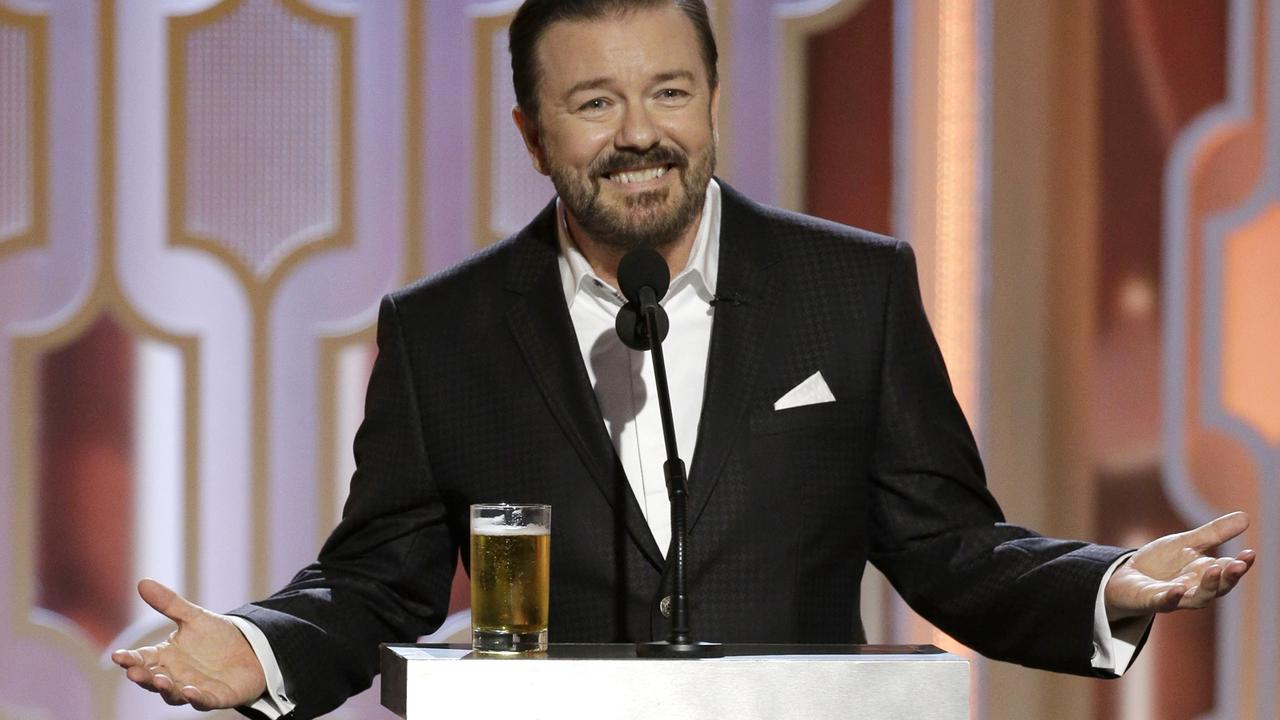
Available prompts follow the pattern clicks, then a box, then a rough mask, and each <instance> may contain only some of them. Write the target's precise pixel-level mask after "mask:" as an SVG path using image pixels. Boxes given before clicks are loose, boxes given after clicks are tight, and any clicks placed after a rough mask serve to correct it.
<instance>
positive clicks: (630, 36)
mask: <svg viewBox="0 0 1280 720" xmlns="http://www.w3.org/2000/svg"><path fill="white" fill-rule="evenodd" d="M534 51H535V53H536V57H537V59H538V64H539V66H540V68H541V71H542V72H541V74H542V79H543V81H544V82H545V81H548V80H551V81H552V84H555V85H557V86H560V85H567V86H575V87H576V86H580V85H583V84H584V83H592V82H593V81H598V80H606V79H609V78H612V77H614V76H615V75H617V74H618V73H620V72H623V71H627V70H632V69H635V68H636V67H640V66H644V67H645V69H646V70H648V74H650V75H652V77H649V78H647V79H650V80H654V79H663V78H673V77H684V76H689V77H693V78H695V79H697V78H702V77H703V76H704V75H705V74H706V69H705V68H704V67H703V65H704V63H703V60H702V54H701V49H700V46H699V41H698V36H697V31H696V29H695V28H694V26H693V22H692V21H691V20H690V19H689V18H688V17H687V16H686V15H685V14H684V13H683V12H681V11H680V10H678V9H677V8H676V7H674V6H672V5H666V6H660V7H655V8H638V9H625V10H620V11H617V12H610V13H607V14H605V15H602V16H600V17H595V18H570V19H564V20H558V21H556V22H554V23H552V24H551V25H550V26H548V28H547V30H546V32H545V33H543V35H542V37H541V38H540V39H539V41H538V45H537V47H536V48H535V50H534ZM655 61H660V62H655Z"/></svg>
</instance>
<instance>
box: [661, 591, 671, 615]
mask: <svg viewBox="0 0 1280 720" xmlns="http://www.w3.org/2000/svg"><path fill="white" fill-rule="evenodd" d="M658 612H660V613H662V617H664V618H669V617H671V596H670V595H668V596H666V597H664V598H662V601H661V602H659V603H658Z"/></svg>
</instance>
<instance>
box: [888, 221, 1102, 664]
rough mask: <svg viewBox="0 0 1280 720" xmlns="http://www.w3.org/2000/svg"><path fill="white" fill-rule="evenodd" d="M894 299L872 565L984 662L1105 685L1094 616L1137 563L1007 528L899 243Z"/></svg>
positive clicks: (911, 262)
mask: <svg viewBox="0 0 1280 720" xmlns="http://www.w3.org/2000/svg"><path fill="white" fill-rule="evenodd" d="M895 254H896V258H895V262H894V263H893V271H892V277H891V280H890V282H889V285H888V289H887V291H886V298H885V303H884V319H883V327H884V333H885V343H884V346H883V348H884V355H883V357H882V359H881V378H880V394H879V405H880V414H879V419H878V425H877V428H876V446H875V451H874V454H873V460H872V468H871V482H872V484H873V488H872V492H871V496H872V504H871V527H870V552H869V558H870V560H871V561H872V563H873V564H875V565H876V566H877V567H878V568H880V570H881V571H882V572H883V573H884V574H885V576H886V577H887V578H888V579H889V581H890V582H891V583H892V584H893V586H894V587H895V588H896V589H897V590H898V591H899V593H901V595H902V597H903V599H905V600H906V601H907V603H908V604H909V605H910V606H911V607H912V609H914V610H915V611H916V612H918V613H920V614H921V615H922V616H923V617H925V618H926V619H928V620H929V621H930V622H932V623H934V624H935V625H937V626H938V627H939V628H941V629H942V630H943V631H944V632H946V633H948V634H949V635H951V636H952V637H954V638H956V639H957V640H959V641H960V642H962V643H964V644H965V645H967V646H969V647H971V648H973V649H975V650H977V651H978V652H981V653H982V654H983V655H986V656H988V657H992V658H995V659H999V660H1008V661H1011V662H1017V663H1021V664H1023V665H1028V666H1031V667H1038V668H1043V669H1047V670H1055V671H1058V672H1070V673H1076V674H1081V675H1097V674H1098V673H1097V671H1095V670H1094V669H1093V667H1092V666H1091V664H1090V660H1091V658H1092V656H1093V622H1094V604H1095V601H1096V598H1097V592H1098V589H1099V586H1100V583H1101V580H1102V576H1103V574H1104V573H1105V572H1106V571H1107V569H1108V567H1110V565H1111V563H1112V562H1113V561H1114V560H1115V559H1117V558H1118V557H1119V556H1120V555H1121V554H1123V553H1124V552H1125V551H1124V550H1121V549H1120V548H1112V547H1106V546H1100V545H1093V544H1089V543H1084V542H1077V541H1070V540H1057V539H1052V538H1046V537H1042V536H1040V535H1037V534H1036V533H1034V532H1031V531H1030V530H1026V529H1024V528H1021V527H1017V526H1015V525H1010V524H1007V523H1006V522H1005V521H1004V520H1005V519H1004V516H1003V514H1002V513H1001V511H1000V508H999V506H998V505H997V504H996V501H995V499H994V498H993V497H992V495H991V493H990V492H989V491H988V490H987V487H986V479H985V476H984V473H983V469H982V463H981V460H980V459H979V457H978V450H977V446H976V443H975V442H974V439H973V435H972V433H971V432H970V430H969V425H968V423H967V421H966V420H965V417H964V414H963V413H962V411H961V409H960V406H959V403H958V402H957V401H956V398H955V394H954V393H953V391H952V388H951V383H950V380H949V379H948V377H947V371H946V367H945V365H944V364H943V359H942V353H941V352H940V351H939V349H938V345H937V342H936V341H935V339H934V336H933V332H932V330H931V329H930V327H929V322H928V319H927V318H926V316H925V313H924V307H923V305H922V304H921V301H920V289H919V285H918V281H917V278H916V265H915V257H914V255H913V254H912V251H911V248H910V246H909V245H907V244H905V243H899V244H898V246H897V249H896V253H895Z"/></svg>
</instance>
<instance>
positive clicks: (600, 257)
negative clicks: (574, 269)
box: [564, 208, 702, 289]
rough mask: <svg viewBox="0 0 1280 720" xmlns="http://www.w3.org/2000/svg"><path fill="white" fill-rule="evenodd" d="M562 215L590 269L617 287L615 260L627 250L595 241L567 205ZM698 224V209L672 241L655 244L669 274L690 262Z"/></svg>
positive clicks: (572, 239)
mask: <svg viewBox="0 0 1280 720" xmlns="http://www.w3.org/2000/svg"><path fill="white" fill-rule="evenodd" d="M564 215H565V222H566V224H567V225H568V226H569V239H570V241H571V242H572V243H573V244H574V245H576V246H577V247H578V251H579V252H581V253H582V256H583V257H584V258H586V260H587V264H589V265H590V266H591V271H592V272H594V273H595V274H596V276H597V277H599V278H600V279H601V280H603V281H605V282H607V283H609V285H611V286H613V287H614V288H615V289H616V288H617V287H618V263H620V262H622V256H623V255H626V254H627V251H626V250H623V249H621V248H618V247H614V246H612V245H606V244H604V243H601V242H598V241H596V240H595V238H593V237H591V235H590V234H589V233H588V232H587V231H586V230H584V229H583V228H582V226H581V225H580V224H578V219H577V218H576V217H574V215H573V213H572V212H571V211H570V210H569V209H568V208H565V211H564ZM701 225H702V212H701V211H699V212H698V214H697V215H696V216H695V217H694V218H693V222H691V223H689V227H687V228H685V229H684V231H683V232H681V233H680V237H678V238H676V240H675V242H671V243H668V244H666V245H663V246H661V247H656V248H654V249H655V250H657V251H658V253H659V254H660V255H662V257H663V258H664V259H665V260H666V261H667V270H668V272H670V273H671V277H675V276H676V275H678V274H680V272H681V271H682V270H684V268H685V266H686V265H688V264H689V254H690V253H691V252H693V241H694V239H695V238H697V236H698V228H699V227H700V226H701Z"/></svg>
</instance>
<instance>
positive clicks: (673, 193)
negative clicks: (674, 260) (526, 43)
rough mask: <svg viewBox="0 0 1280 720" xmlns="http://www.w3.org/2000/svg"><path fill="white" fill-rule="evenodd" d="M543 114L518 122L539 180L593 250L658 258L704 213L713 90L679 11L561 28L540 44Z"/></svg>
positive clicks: (711, 164) (711, 159)
mask: <svg viewBox="0 0 1280 720" xmlns="http://www.w3.org/2000/svg"><path fill="white" fill-rule="evenodd" d="M537 57H538V62H539V63H540V68H541V80H540V82H539V85H538V88H537V92H538V101H539V103H540V107H539V111H538V118H537V119H536V122H534V119H533V118H529V117H527V116H525V115H524V114H523V112H522V111H521V110H520V109H519V108H517V109H516V113H515V117H516V123H517V125H519V126H520V130H521V132H522V133H523V134H524V137H525V142H526V144H527V145H528V147H529V151H530V153H531V154H532V156H533V160H534V165H535V166H536V167H537V168H538V170H539V171H540V172H543V173H545V174H547V175H550V176H551V181H552V183H553V184H554V185H555V187H556V192H558V193H559V194H560V198H561V200H562V201H563V202H564V203H565V204H566V205H567V207H568V210H569V212H570V213H572V215H573V217H574V219H576V220H577V222H578V225H579V226H580V227H581V228H582V229H583V230H585V231H586V232H587V233H588V234H590V235H591V238H592V239H593V240H595V241H596V242H598V243H601V244H605V245H609V246H612V247H617V248H619V249H624V250H625V249H629V248H632V247H636V246H641V245H644V246H649V247H662V246H664V245H668V244H670V243H672V242H674V241H675V240H677V239H678V238H680V237H681V235H682V233H683V232H684V231H685V230H686V229H688V228H689V227H690V226H691V225H692V223H693V222H694V220H696V219H697V218H698V217H699V213H700V211H701V210H702V203H703V198H704V196H705V193H706V188H707V182H708V181H709V180H710V179H711V175H712V173H713V172H714V171H715V111H716V103H717V102H718V99H719V93H718V90H717V89H714V88H712V87H710V85H709V82H708V78H707V71H706V68H705V66H704V65H703V61H702V56H701V54H700V53H699V50H698V39H697V35H696V34H695V31H694V28H693V23H692V22H691V21H690V20H689V19H688V18H687V17H685V15H684V14H683V13H682V12H681V11H679V10H678V9H676V8H674V7H667V8H662V9H655V10H641V11H636V12H630V13H624V14H621V15H617V16H610V17H606V18H602V19H599V20H591V21H565V22H558V23H555V24H554V25H552V26H551V27H550V28H548V29H547V31H546V33H545V34H544V35H543V37H542V38H541V40H540V41H539V43H538V48H537Z"/></svg>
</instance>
